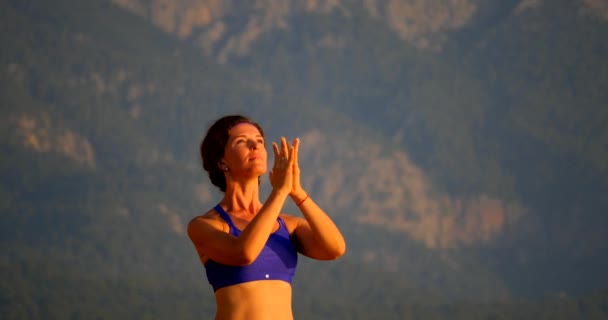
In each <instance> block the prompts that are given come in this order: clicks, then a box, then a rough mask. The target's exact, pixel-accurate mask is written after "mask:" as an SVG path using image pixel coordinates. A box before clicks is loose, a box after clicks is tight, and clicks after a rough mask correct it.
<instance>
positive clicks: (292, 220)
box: [279, 213, 304, 234]
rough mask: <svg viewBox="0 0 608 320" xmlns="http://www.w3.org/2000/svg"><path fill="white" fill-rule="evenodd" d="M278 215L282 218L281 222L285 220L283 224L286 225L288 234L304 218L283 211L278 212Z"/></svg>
mask: <svg viewBox="0 0 608 320" xmlns="http://www.w3.org/2000/svg"><path fill="white" fill-rule="evenodd" d="M279 217H280V218H281V219H282V220H283V222H285V226H286V227H287V230H289V233H290V234H291V233H293V232H294V231H295V230H296V228H297V227H298V225H300V224H301V223H302V222H303V221H304V219H302V218H300V217H295V216H292V215H290V214H285V213H282V214H280V215H279Z"/></svg>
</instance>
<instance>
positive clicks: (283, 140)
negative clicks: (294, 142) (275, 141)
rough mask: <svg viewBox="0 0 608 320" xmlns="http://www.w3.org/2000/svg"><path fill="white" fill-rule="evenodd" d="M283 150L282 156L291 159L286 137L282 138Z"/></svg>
mask: <svg viewBox="0 0 608 320" xmlns="http://www.w3.org/2000/svg"><path fill="white" fill-rule="evenodd" d="M281 148H282V149H281V152H282V153H283V154H282V156H283V157H285V158H289V147H288V146H287V139H285V137H281Z"/></svg>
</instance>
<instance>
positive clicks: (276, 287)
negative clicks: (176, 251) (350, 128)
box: [188, 115, 346, 320]
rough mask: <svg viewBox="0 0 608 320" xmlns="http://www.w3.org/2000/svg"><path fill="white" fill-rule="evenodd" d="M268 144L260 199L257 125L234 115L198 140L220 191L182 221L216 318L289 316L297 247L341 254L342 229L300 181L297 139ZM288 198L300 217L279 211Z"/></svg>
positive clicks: (324, 256)
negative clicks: (266, 181)
mask: <svg viewBox="0 0 608 320" xmlns="http://www.w3.org/2000/svg"><path fill="white" fill-rule="evenodd" d="M280 145H281V146H280V147H279V146H278V145H277V143H274V142H273V143H272V149H273V151H274V163H273V167H272V170H271V171H270V184H271V185H272V191H271V192H270V194H269V196H268V198H267V199H266V201H265V202H261V201H260V199H259V184H260V176H262V175H264V174H265V173H266V171H267V165H266V160H267V151H266V144H265V140H264V132H263V130H262V128H261V127H260V126H259V125H258V124H256V123H255V122H253V121H251V120H249V119H247V118H245V117H243V116H239V115H233V116H226V117H223V118H221V119H219V120H217V121H216V122H215V123H214V124H213V125H212V126H211V127H210V128H209V130H208V132H207V135H206V136H205V138H204V139H203V142H202V143H201V157H202V160H203V168H204V169H205V170H206V171H207V172H208V174H209V178H210V179H211V182H212V183H213V184H214V185H215V186H217V187H218V188H220V190H221V191H223V192H224V197H223V199H222V200H221V201H220V203H219V204H218V205H217V206H215V207H214V208H213V209H212V210H210V211H208V212H207V213H205V214H203V215H201V216H198V217H195V218H194V219H192V220H191V221H190V223H189V224H188V235H189V237H190V239H191V240H192V243H193V244H194V246H195V247H196V250H197V252H198V255H199V257H200V260H201V262H202V263H203V265H204V266H205V270H206V273H207V279H208V280H209V283H210V284H211V286H212V287H213V290H214V292H215V300H216V305H217V313H216V317H215V319H272V320H276V319H293V314H292V309H291V296H292V295H291V281H292V279H293V276H294V273H295V267H296V263H297V258H298V257H297V256H298V255H297V253H301V254H303V255H305V256H307V257H310V258H313V259H318V260H332V259H337V258H338V257H340V256H342V255H343V254H344V251H345V248H346V244H345V242H344V238H343V237H342V234H341V233H340V231H339V230H338V228H337V227H336V225H335V224H334V223H333V222H332V220H331V219H330V218H329V217H328V216H327V214H325V212H323V210H322V209H321V208H319V206H317V204H315V202H314V201H313V200H312V199H311V198H310V196H309V195H308V193H307V192H306V191H305V190H304V189H303V188H302V186H301V184H300V168H299V166H298V149H299V139H295V140H294V141H293V144H292V145H289V144H288V143H287V140H286V139H285V138H284V137H282V138H281V141H280ZM287 197H290V198H291V199H292V200H293V201H294V202H295V204H296V206H297V207H298V208H299V210H300V211H301V213H302V215H303V217H304V218H301V217H296V216H292V215H287V214H283V213H281V210H282V208H283V205H284V204H285V201H286V200H287Z"/></svg>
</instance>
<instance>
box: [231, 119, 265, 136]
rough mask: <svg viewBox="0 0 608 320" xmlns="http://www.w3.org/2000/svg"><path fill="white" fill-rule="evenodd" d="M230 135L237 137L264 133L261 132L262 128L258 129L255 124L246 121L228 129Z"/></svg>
mask: <svg viewBox="0 0 608 320" xmlns="http://www.w3.org/2000/svg"><path fill="white" fill-rule="evenodd" d="M228 135H229V136H230V137H236V136H241V135H247V136H261V135H262V134H261V133H260V130H258V128H256V127H255V126H254V125H252V124H251V123H246V122H244V123H239V124H237V125H236V126H234V127H232V129H230V131H228Z"/></svg>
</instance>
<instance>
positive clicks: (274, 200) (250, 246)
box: [237, 190, 287, 262]
mask: <svg viewBox="0 0 608 320" xmlns="http://www.w3.org/2000/svg"><path fill="white" fill-rule="evenodd" d="M286 198H287V194H286V193H284V192H279V191H274V190H273V191H272V192H271V193H270V195H269V196H268V198H267V199H266V201H265V202H264V205H263V206H262V208H261V209H260V211H259V212H258V213H257V214H256V216H255V218H253V220H251V222H249V224H248V225H247V227H246V228H245V229H244V230H243V231H242V232H241V234H240V236H239V237H238V239H237V245H238V246H239V247H240V248H241V250H242V252H243V255H244V256H246V257H247V260H251V262H253V260H255V259H256V258H257V256H258V255H259V254H260V252H261V251H262V249H263V248H264V245H265V244H266V242H267V241H268V237H269V236H270V234H271V233H272V230H273V228H274V226H275V223H276V221H277V217H278V216H279V214H280V213H281V209H282V208H283V205H284V204H285V199H286Z"/></svg>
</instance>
